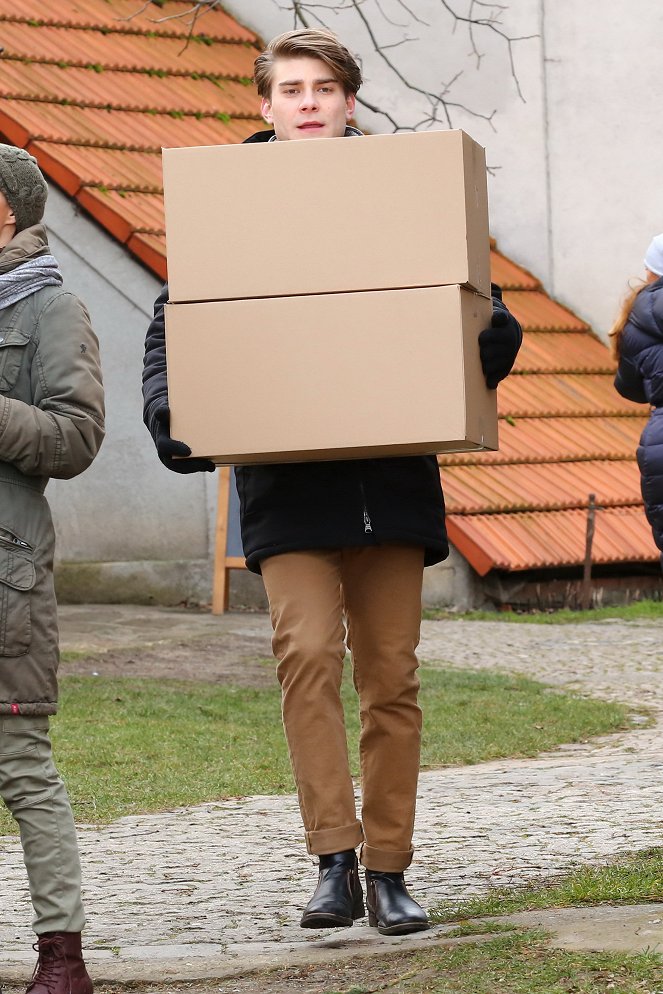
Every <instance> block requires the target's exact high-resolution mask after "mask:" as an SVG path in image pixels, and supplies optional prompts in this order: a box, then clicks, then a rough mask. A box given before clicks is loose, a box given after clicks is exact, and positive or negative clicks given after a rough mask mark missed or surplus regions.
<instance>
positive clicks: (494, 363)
mask: <svg viewBox="0 0 663 994" xmlns="http://www.w3.org/2000/svg"><path fill="white" fill-rule="evenodd" d="M522 340H523V332H522V329H521V327H520V325H519V324H518V322H517V321H516V319H515V318H514V316H513V314H511V312H510V311H509V310H508V309H507V307H506V305H505V304H503V303H502V301H501V300H499V299H498V298H496V297H493V317H492V320H491V322H490V328H486V329H485V330H484V331H482V332H481V334H480V335H479V354H480V355H481V366H482V368H483V375H484V376H485V377H486V385H487V386H488V389H489V390H494V389H495V387H496V386H497V384H498V383H499V382H500V380H503V379H504V377H505V376H508V375H509V373H510V372H511V368H512V366H513V364H514V362H515V361H516V356H517V355H518V349H519V348H520V345H521V342H522Z"/></svg>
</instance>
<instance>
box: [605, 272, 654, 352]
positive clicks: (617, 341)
mask: <svg viewBox="0 0 663 994" xmlns="http://www.w3.org/2000/svg"><path fill="white" fill-rule="evenodd" d="M650 282H651V281H650V280H648V279H647V280H643V279H640V280H638V282H637V283H636V285H635V286H632V285H631V284H630V283H629V292H628V293H627V294H626V296H625V297H624V300H623V301H622V305H621V307H620V309H619V314H618V315H617V317H616V319H615V323H614V324H613V326H612V328H611V329H610V331H609V332H608V335H609V337H610V344H611V346H612V355H613V357H614V358H615V359H617V360H619V356H620V354H621V342H622V335H623V333H624V328H625V326H626V322H627V321H628V319H629V316H630V314H631V311H632V310H633V305H634V303H635V302H636V300H637V298H638V295H639V294H641V293H642V291H643V290H644V289H645V287H647V286H649V284H650Z"/></svg>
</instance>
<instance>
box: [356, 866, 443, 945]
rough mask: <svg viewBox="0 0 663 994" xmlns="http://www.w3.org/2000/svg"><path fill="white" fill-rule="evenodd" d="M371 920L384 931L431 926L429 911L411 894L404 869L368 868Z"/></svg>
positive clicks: (400, 932) (398, 932) (399, 932)
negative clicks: (381, 870) (384, 871)
mask: <svg viewBox="0 0 663 994" xmlns="http://www.w3.org/2000/svg"><path fill="white" fill-rule="evenodd" d="M366 906H367V907H368V924H369V925H371V926H372V927H373V928H377V930H378V932H381V933H382V935H405V934H406V933H407V932H423V931H424V929H427V928H430V922H429V921H428V916H427V915H426V912H425V911H424V909H423V908H422V907H421V905H419V904H417V902H416V901H415V900H414V899H413V898H411V897H410V895H409V894H408V891H407V887H406V886H405V880H404V878H403V874H402V873H381V872H379V871H378V870H366Z"/></svg>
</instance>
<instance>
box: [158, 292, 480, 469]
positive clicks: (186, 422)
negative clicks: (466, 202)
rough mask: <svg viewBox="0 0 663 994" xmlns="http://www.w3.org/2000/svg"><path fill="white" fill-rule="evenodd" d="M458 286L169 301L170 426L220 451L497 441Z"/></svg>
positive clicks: (265, 455) (270, 456) (308, 453)
mask: <svg viewBox="0 0 663 994" xmlns="http://www.w3.org/2000/svg"><path fill="white" fill-rule="evenodd" d="M491 314H492V303H491V301H490V299H488V298H485V297H482V296H479V295H478V294H475V293H471V292H469V291H467V290H464V289H462V288H461V287H459V286H437V287H424V288H418V289H411V290H407V289H406V290H378V291H365V292H362V293H335V294H322V295H311V296H298V297H271V298H257V299H246V300H225V301H211V302H204V303H184V304H168V305H167V306H166V353H167V359H168V394H169V402H170V408H171V435H172V437H173V438H177V439H181V440H183V441H185V442H187V444H188V445H190V446H191V451H192V455H194V456H206V457H208V458H210V459H213V460H214V462H216V463H218V464H243V463H244V464H246V463H269V462H272V463H274V462H303V461H310V460H318V459H323V460H326V459H352V458H360V457H363V458H367V457H374V456H375V457H377V456H399V455H415V454H420V453H422V454H423V453H437V452H462V451H467V450H476V449H496V448H497V402H496V393H495V391H494V390H488V389H487V387H486V384H485V380H484V377H483V374H482V371H481V362H480V358H479V346H478V341H477V339H478V335H479V332H480V331H481V330H482V329H483V328H485V327H487V326H488V325H489V324H490V317H491Z"/></svg>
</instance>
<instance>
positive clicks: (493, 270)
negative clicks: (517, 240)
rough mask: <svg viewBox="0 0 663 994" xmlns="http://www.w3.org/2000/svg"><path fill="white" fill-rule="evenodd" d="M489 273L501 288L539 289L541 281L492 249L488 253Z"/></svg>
mask: <svg viewBox="0 0 663 994" xmlns="http://www.w3.org/2000/svg"><path fill="white" fill-rule="evenodd" d="M490 275H491V279H492V281H493V283H497V285H498V286H500V287H501V288H502V290H539V289H540V288H541V283H540V281H539V280H537V278H536V276H532V274H531V273H529V272H528V271H527V270H526V269H522V268H521V267H520V266H517V265H516V264H515V262H512V261H511V259H507V258H506V256H504V255H502V254H501V253H500V252H497V251H496V250H495V249H493V250H492V251H491V253H490Z"/></svg>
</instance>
